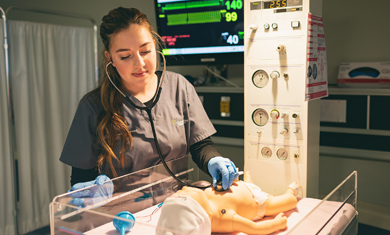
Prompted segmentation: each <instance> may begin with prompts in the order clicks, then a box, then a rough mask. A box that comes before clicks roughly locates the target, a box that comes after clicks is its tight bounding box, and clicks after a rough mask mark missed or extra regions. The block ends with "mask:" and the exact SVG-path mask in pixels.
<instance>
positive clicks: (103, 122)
mask: <svg viewBox="0 0 390 235" xmlns="http://www.w3.org/2000/svg"><path fill="white" fill-rule="evenodd" d="M102 21H103V22H102V23H101V25H100V37H101V39H102V41H103V45H104V61H103V71H105V72H104V73H103V77H102V78H101V84H100V86H99V87H98V88H96V89H95V90H93V91H91V92H89V93H88V94H86V95H85V96H84V97H83V98H82V99H81V101H80V103H79V106H78V108H77V111H76V114H75V116H74V119H73V122H72V125H71V127H70V130H69V133H68V136H67V138H66V142H65V145H64V148H63V151H62V154H61V157H60V161H62V162H63V163H65V164H67V165H70V166H71V167H72V174H71V185H72V186H73V187H72V189H71V190H76V189H79V188H82V187H85V186H88V185H92V184H98V185H99V184H102V183H103V182H104V181H105V180H107V179H108V178H111V179H112V178H114V177H117V176H121V175H124V174H128V173H131V172H135V171H138V170H141V169H145V168H147V167H151V166H154V165H157V164H159V163H160V158H159V154H158V152H157V149H156V146H155V144H154V138H153V134H152V128H151V123H150V122H149V118H148V114H147V112H146V111H145V110H140V109H137V108H134V107H133V106H132V105H131V104H130V103H129V102H128V101H127V100H126V99H124V96H123V95H122V94H121V93H123V94H124V95H125V96H127V97H128V99H130V100H131V101H132V102H134V103H135V104H136V105H138V106H143V107H145V106H147V105H149V104H151V103H152V102H153V100H154V96H155V93H156V89H157V87H158V84H159V82H160V81H162V85H161V86H162V89H161V94H160V98H159V100H158V102H157V104H156V105H155V106H154V107H153V108H152V109H151V113H152V117H153V122H154V126H155V131H156V134H157V136H158V140H159V143H160V149H161V152H162V155H163V156H164V159H165V161H169V160H173V159H176V158H179V157H184V156H187V155H188V153H191V155H192V158H193V160H194V162H196V163H197V165H198V166H199V168H200V169H202V170H203V171H204V172H206V173H209V174H210V175H211V176H212V178H213V185H214V187H215V186H216V181H217V180H220V179H219V178H220V174H221V176H222V187H223V188H224V189H225V190H226V189H228V188H229V187H230V185H231V184H232V183H233V180H234V179H236V178H237V177H238V173H237V169H236V167H235V165H234V163H233V162H231V161H230V160H229V159H227V158H224V157H222V156H221V154H220V153H219V152H218V151H217V149H216V148H215V147H214V144H213V142H212V141H211V139H210V136H211V135H213V134H214V133H215V132H216V130H215V129H214V127H213V125H212V124H211V122H210V120H209V119H208V117H207V114H206V112H205V111H204V109H203V106H202V104H201V102H200V100H199V98H198V96H197V94H196V92H195V89H194V87H193V86H192V85H191V84H190V83H189V82H188V81H187V80H186V79H185V78H184V77H183V76H181V75H179V74H177V73H174V72H169V71H166V72H165V73H162V72H160V71H156V69H157V65H158V63H157V60H158V57H159V56H160V54H159V53H158V48H159V45H160V42H161V38H160V37H159V36H158V34H157V33H156V32H155V31H154V30H153V27H152V26H151V24H150V23H149V22H148V20H147V17H146V15H145V14H143V13H141V12H140V11H139V10H137V9H134V8H123V7H119V8H116V9H114V10H111V11H110V12H109V13H108V14H107V15H105V16H104V17H103V19H102ZM162 76H164V78H162ZM110 79H111V81H110ZM114 85H115V86H114Z"/></svg>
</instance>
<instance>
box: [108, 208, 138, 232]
mask: <svg viewBox="0 0 390 235" xmlns="http://www.w3.org/2000/svg"><path fill="white" fill-rule="evenodd" d="M116 217H120V218H124V219H128V220H132V221H133V222H128V221H123V220H119V219H116V218H114V219H113V220H112V223H113V224H114V227H115V228H116V230H118V231H119V232H120V233H121V235H124V234H125V233H127V232H128V231H129V230H130V229H132V228H133V227H134V224H135V217H134V215H133V214H131V213H130V212H128V211H122V212H119V213H118V214H117V215H116Z"/></svg>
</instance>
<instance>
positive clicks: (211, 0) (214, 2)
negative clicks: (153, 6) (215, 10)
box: [162, 0, 224, 12]
mask: <svg viewBox="0 0 390 235" xmlns="http://www.w3.org/2000/svg"><path fill="white" fill-rule="evenodd" d="M220 5H222V6H223V5H224V4H223V1H220V0H206V1H196V2H186V3H169V4H165V6H163V7H162V12H164V11H169V10H180V9H186V8H198V7H212V6H220Z"/></svg>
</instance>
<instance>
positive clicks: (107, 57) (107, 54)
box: [104, 51, 115, 67]
mask: <svg viewBox="0 0 390 235" xmlns="http://www.w3.org/2000/svg"><path fill="white" fill-rule="evenodd" d="M104 56H105V57H106V59H107V60H108V61H109V62H111V64H112V66H114V67H115V65H114V62H113V61H112V60H111V57H110V53H108V51H104Z"/></svg>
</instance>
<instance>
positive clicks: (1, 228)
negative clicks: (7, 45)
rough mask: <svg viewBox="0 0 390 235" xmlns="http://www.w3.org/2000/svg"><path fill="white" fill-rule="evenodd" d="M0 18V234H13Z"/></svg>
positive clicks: (3, 57) (11, 185) (3, 53)
mask: <svg viewBox="0 0 390 235" xmlns="http://www.w3.org/2000/svg"><path fill="white" fill-rule="evenodd" d="M2 26H3V20H1V19H0V42H1V47H0V162H1V164H0V175H1V178H0V179H1V180H0V192H1V194H0V195H1V196H0V218H1V219H0V234H1V235H3V234H7V235H8V234H10V235H11V234H12V235H13V234H15V229H14V226H15V224H16V223H15V221H14V214H13V212H14V205H15V203H14V188H13V183H14V182H13V180H12V179H13V177H12V168H11V164H12V160H11V158H12V156H11V149H10V148H11V146H10V133H9V128H8V127H9V118H8V114H9V113H8V105H7V103H8V102H7V101H8V99H7V77H6V71H5V51H4V47H3V45H4V41H3V40H4V28H3V27H2Z"/></svg>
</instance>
